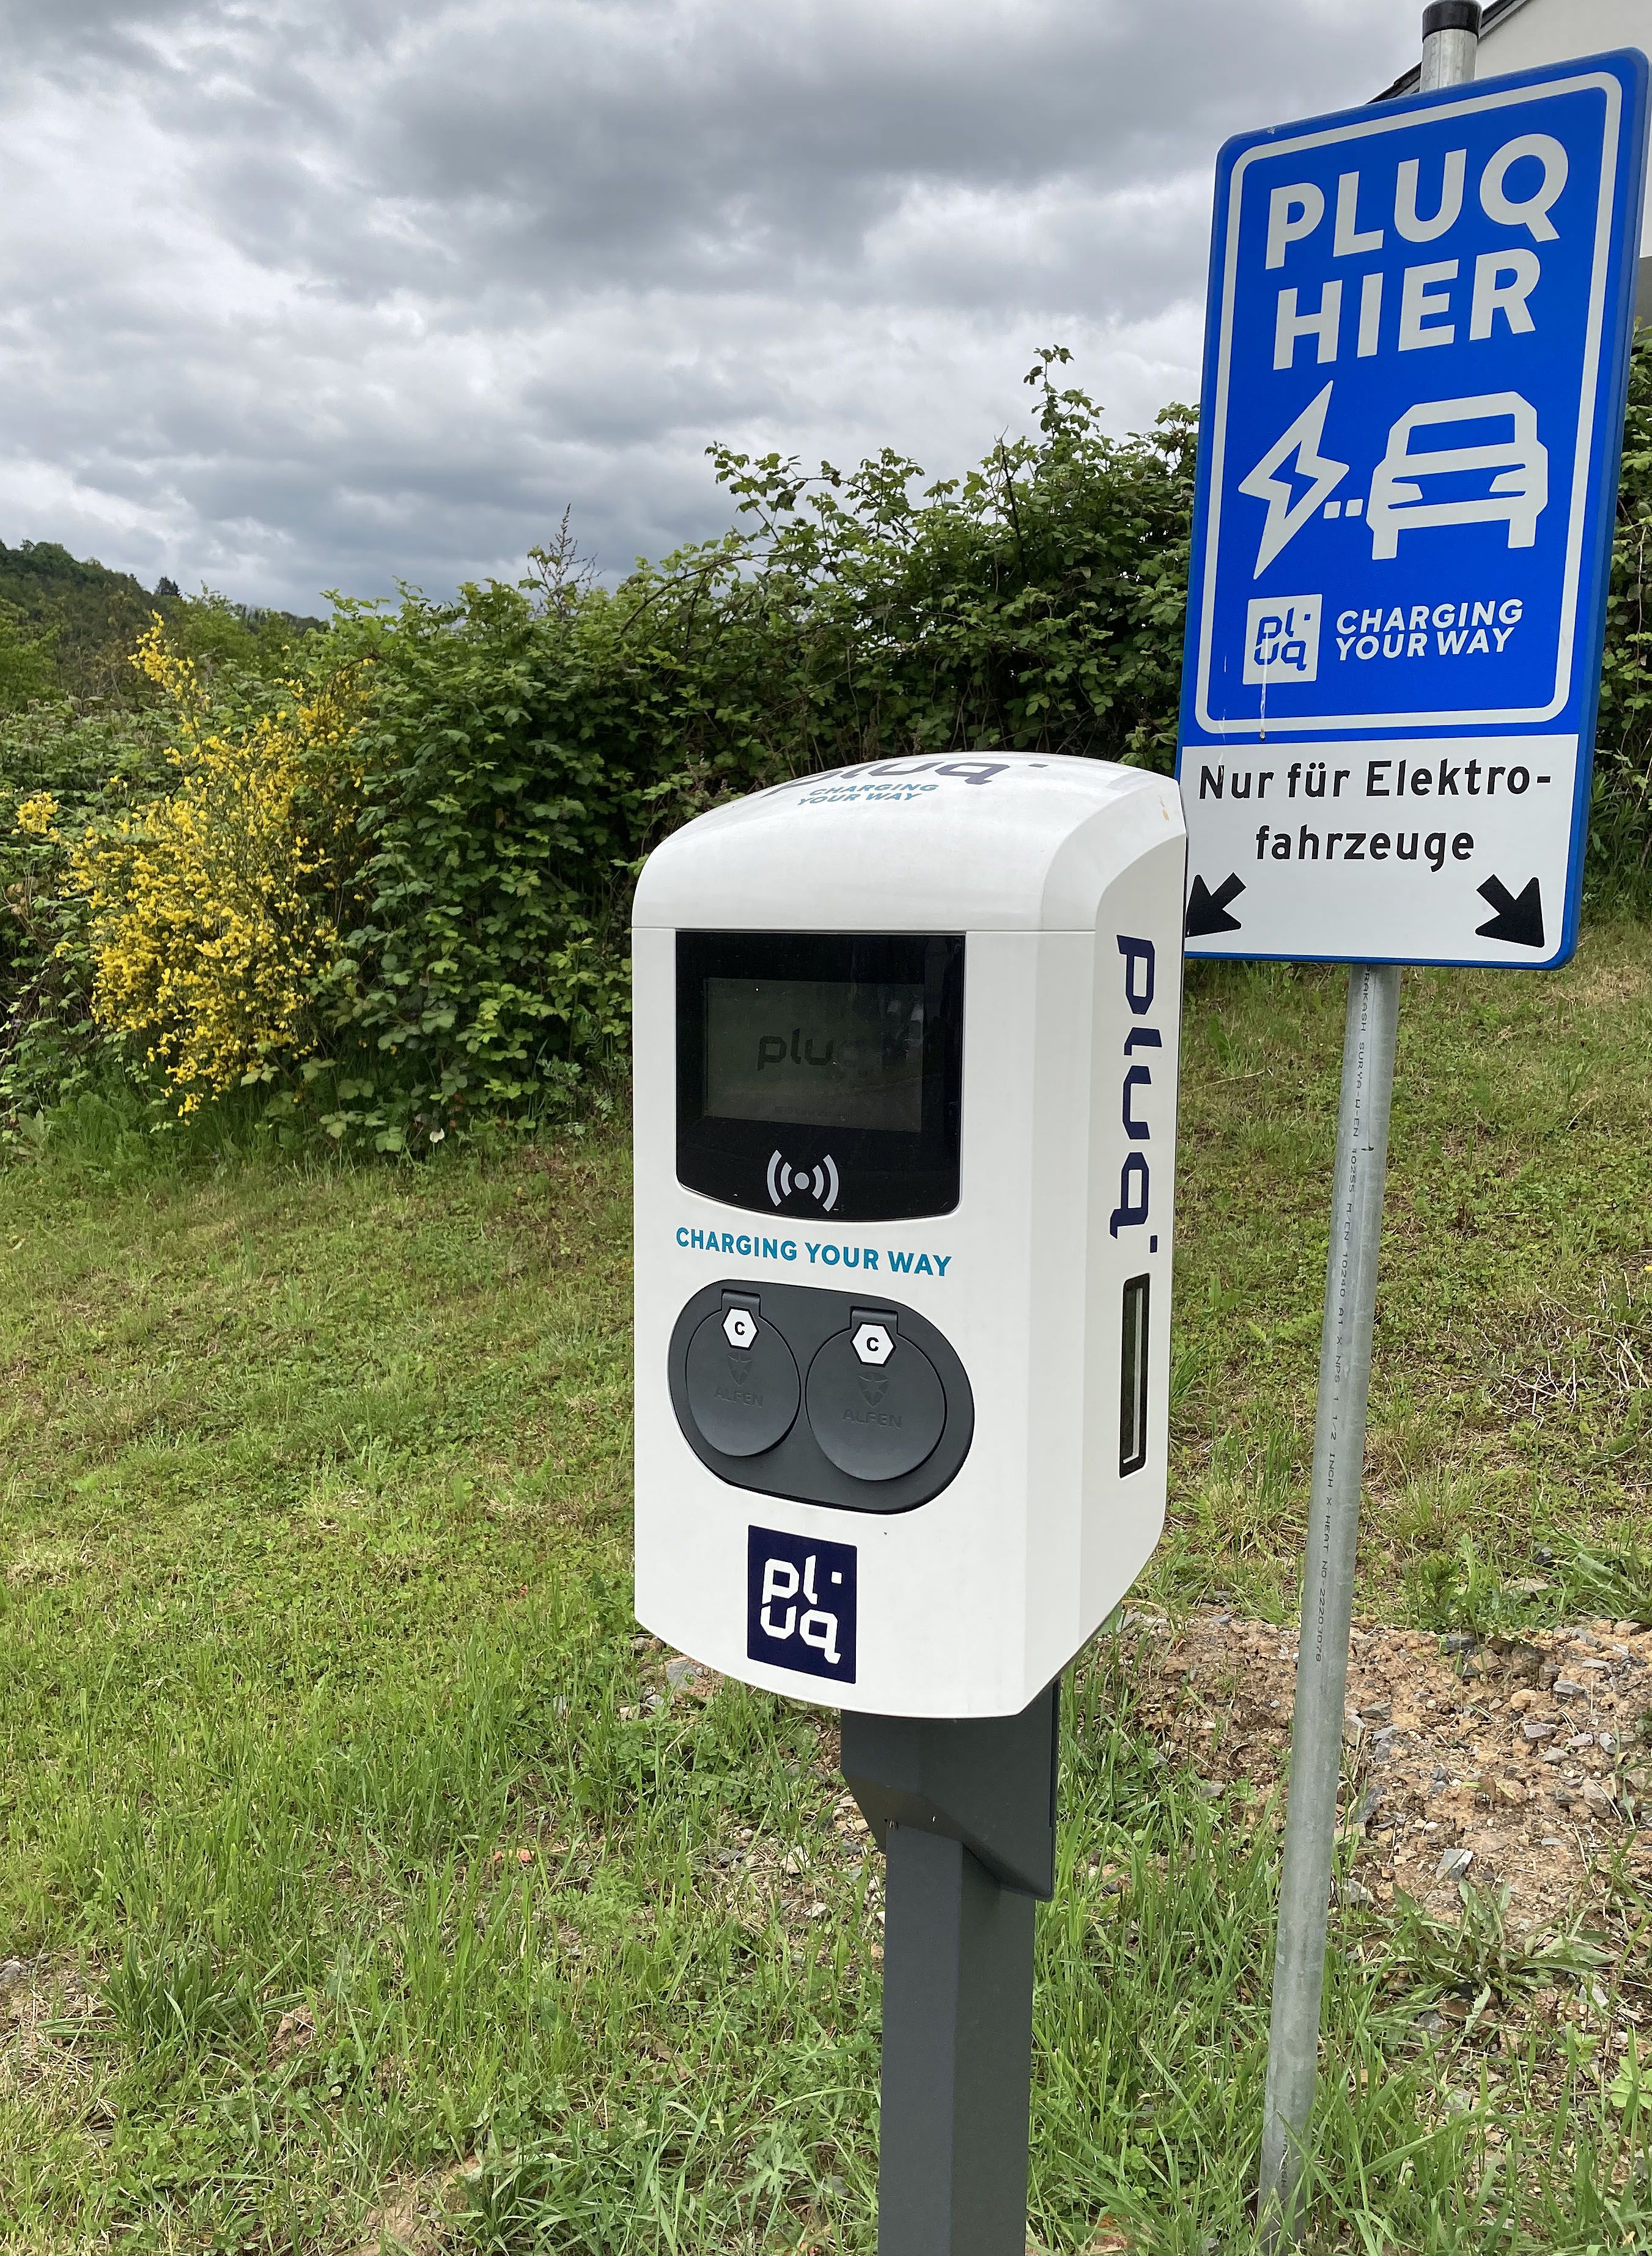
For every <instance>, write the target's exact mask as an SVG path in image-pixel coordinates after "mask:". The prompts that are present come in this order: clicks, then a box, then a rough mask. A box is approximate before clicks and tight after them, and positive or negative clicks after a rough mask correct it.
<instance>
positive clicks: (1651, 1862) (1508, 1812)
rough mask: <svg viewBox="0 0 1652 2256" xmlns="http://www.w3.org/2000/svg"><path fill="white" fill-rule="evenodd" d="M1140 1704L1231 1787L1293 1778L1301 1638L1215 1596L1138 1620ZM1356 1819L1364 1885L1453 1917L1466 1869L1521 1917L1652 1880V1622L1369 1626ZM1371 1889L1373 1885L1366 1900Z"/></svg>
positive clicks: (1545, 1919)
mask: <svg viewBox="0 0 1652 2256" xmlns="http://www.w3.org/2000/svg"><path fill="white" fill-rule="evenodd" d="M1123 1638H1124V1641H1125V1642H1126V1645H1127V1646H1131V1647H1133V1651H1134V1654H1135V1658H1136V1662H1137V1668H1136V1671H1135V1674H1136V1675H1137V1679H1138V1681H1139V1684H1140V1692H1139V1695H1138V1700H1137V1707H1136V1716H1135V1720H1136V1722H1137V1724H1138V1725H1139V1726H1140V1727H1141V1728H1144V1729H1145V1730H1147V1731H1148V1732H1149V1734H1150V1735H1151V1736H1152V1737H1153V1738H1154V1739H1155V1740H1156V1741H1157V1742H1158V1744H1159V1745H1160V1746H1161V1749H1162V1750H1163V1752H1164V1753H1165V1754H1166V1755H1167V1756H1169V1757H1173V1758H1175V1759H1179V1760H1182V1761H1185V1762H1187V1763H1188V1764H1189V1765H1190V1766H1191V1767H1192V1768H1193V1769H1194V1770H1195V1771H1197V1773H1198V1774H1199V1776H1200V1777H1201V1778H1202V1779H1204V1780H1206V1781H1208V1784H1209V1786H1210V1787H1211V1788H1212V1789H1214V1790H1215V1791H1217V1792H1220V1793H1226V1792H1227V1791H1229V1790H1232V1789H1236V1788H1237V1789H1245V1788H1248V1789H1250V1790H1251V1791H1253V1792H1254V1793H1256V1794H1261V1795H1263V1796H1266V1795H1268V1794H1274V1792H1275V1791H1276V1790H1277V1789H1278V1788H1279V1787H1280V1784H1281V1773H1282V1758H1283V1756H1284V1754H1285V1752H1286V1748H1287V1745H1288V1735H1289V1730H1290V1717H1291V1708H1292V1703H1293V1699H1294V1696H1295V1667H1296V1637H1295V1632H1294V1630H1292V1631H1286V1630H1281V1629H1280V1628H1279V1627H1277V1626H1276V1625H1274V1624H1272V1623H1268V1622H1260V1621H1247V1620H1244V1619H1242V1618H1237V1617H1235V1616H1234V1615H1232V1614H1229V1613H1221V1612H1214V1611H1212V1612H1204V1613H1200V1614H1198V1615H1196V1616H1195V1617H1193V1618H1191V1619H1190V1620H1189V1621H1187V1622H1186V1623H1185V1624H1183V1625H1182V1626H1181V1627H1180V1628H1179V1629H1177V1630H1175V1632H1173V1631H1172V1629H1171V1625H1170V1624H1169V1623H1168V1621H1167V1620H1165V1619H1164V1618H1161V1617H1158V1616H1155V1615H1153V1614H1149V1613H1147V1612H1144V1611H1136V1612H1133V1613H1131V1614H1130V1615H1128V1616H1127V1617H1126V1625H1125V1629H1124V1632H1123ZM1343 1737H1344V1741H1345V1747H1346V1752H1347V1764H1348V1768H1349V1772H1350V1773H1351V1776H1350V1778H1349V1780H1347V1781H1346V1786H1345V1797H1344V1808H1343V1812H1342V1822H1343V1826H1344V1828H1345V1830H1346V1829H1352V1830H1353V1831H1354V1832H1355V1834H1356V1835H1357V1836H1358V1842H1359V1845H1358V1849H1357V1852H1356V1858H1355V1872H1356V1875H1357V1877H1356V1880H1355V1883H1354V1885H1355V1886H1357V1887H1359V1888H1360V1889H1363V1890H1364V1891H1365V1892H1366V1895H1367V1896H1368V1897H1369V1898H1370V1899H1371V1900H1374V1901H1375V1902H1377V1903H1379V1904H1382V1903H1391V1902H1392V1901H1393V1900H1394V1894H1395V1892H1396V1890H1398V1891H1401V1892H1403V1893H1405V1894H1406V1895H1408V1896H1409V1897H1410V1898H1412V1899H1413V1900H1415V1902H1417V1903H1419V1904H1421V1905H1423V1907H1424V1908H1425V1909H1427V1910H1429V1911H1430V1912H1433V1913H1435V1914H1449V1913H1450V1912H1451V1911H1453V1910H1455V1909H1456V1908H1457V1906H1458V1882H1459V1880H1466V1881H1467V1882H1468V1883H1469V1884H1470V1885H1471V1886H1479V1887H1483V1888H1490V1889H1499V1890H1501V1889H1506V1890H1507V1893H1508V1907H1507V1917H1508V1921H1509V1924H1510V1926H1511V1928H1515V1929H1521V1928H1536V1927H1540V1926H1545V1925H1548V1924H1550V1923H1552V1922H1554V1921H1557V1920H1559V1919H1562V1918H1564V1917H1566V1916H1567V1915H1569V1914H1571V1913H1572V1912H1574V1911H1576V1910H1578V1908H1580V1907H1590V1906H1592V1904H1594V1903H1596V1902H1598V1901H1599V1900H1602V1899H1603V1898H1604V1895H1605V1893H1606V1890H1607V1889H1608V1888H1609V1887H1611V1886H1613V1884H1614V1879H1613V1876H1614V1874H1618V1873H1621V1872H1625V1871H1627V1875H1628V1877H1629V1878H1630V1879H1631V1880H1632V1881H1634V1882H1635V1883H1637V1884H1639V1885H1641V1886H1645V1887H1647V1888H1648V1889H1652V1832H1647V1831H1642V1830H1641V1829H1640V1827H1641V1826H1642V1825H1645V1824H1647V1823H1648V1822H1652V1628H1648V1627H1644V1626H1638V1625H1634V1624H1633V1623H1629V1622H1621V1621H1620V1622H1610V1621H1603V1620H1594V1621H1587V1622H1578V1623H1574V1624H1571V1625H1568V1626H1567V1627H1565V1628H1563V1629H1559V1630H1553V1631H1533V1632H1530V1633H1529V1635H1528V1636H1524V1637H1521V1638H1518V1639H1516V1638H1505V1637H1496V1638H1488V1639H1484V1640H1480V1639H1474V1638H1472V1637H1470V1636H1468V1635H1467V1634H1466V1633H1465V1634H1464V1635H1462V1636H1459V1637H1449V1638H1444V1639H1442V1638H1439V1637H1437V1636H1430V1635H1429V1634H1427V1633H1425V1632H1417V1631H1412V1630H1399V1629H1387V1628H1383V1627H1381V1626H1380V1625H1375V1624H1364V1625H1359V1627H1357V1628H1356V1629H1355V1631H1354V1632H1353V1650H1352V1657H1351V1660H1350V1663H1349V1669H1348V1697H1347V1704H1346V1710H1345V1722H1344V1726H1343ZM1356 1900H1357V1899H1356Z"/></svg>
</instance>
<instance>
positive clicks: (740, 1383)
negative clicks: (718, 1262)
mask: <svg viewBox="0 0 1652 2256" xmlns="http://www.w3.org/2000/svg"><path fill="white" fill-rule="evenodd" d="M730 1313H731V1311H728V1310H721V1309H719V1310H716V1311H714V1312H713V1313H712V1314H711V1315H709V1316H706V1317H705V1318H704V1319H703V1320H702V1322H700V1323H699V1324H697V1325H696V1326H695V1333H694V1337H693V1338H692V1339H691V1340H690V1341H689V1342H688V1356H687V1357H686V1358H685V1367H684V1371H683V1377H684V1379H685V1381H686V1383H687V1392H688V1410H689V1414H690V1415H691V1416H692V1417H693V1419H694V1422H695V1425H696V1426H697V1427H698V1428H700V1431H701V1433H702V1435H704V1436H705V1439H706V1440H707V1441H708V1442H710V1445H711V1447H712V1448H713V1449H720V1450H721V1451H722V1452H723V1454H724V1456H728V1457H755V1456H760V1455H761V1453H762V1452H763V1451H764V1450H765V1449H773V1447H774V1444H775V1443H776V1442H781V1441H784V1440H785V1438H786V1436H787V1434H788V1433H789V1432H790V1431H791V1428H792V1421H793V1420H794V1418H795V1417H796V1415H797V1404H798V1396H799V1392H800V1389H799V1387H798V1383H797V1364H796V1363H795V1361H794V1358H793V1355H792V1350H790V1348H789V1347H787V1344H786V1342H785V1341H784V1340H783V1339H782V1338H781V1337H780V1334H779V1333H778V1332H777V1331H776V1330H775V1329H774V1327H773V1324H767V1323H765V1322H763V1320H762V1318H761V1317H760V1316H759V1315H753V1314H752V1312H751V1311H749V1310H747V1311H745V1314H746V1315H747V1317H748V1321H750V1322H754V1323H755V1324H756V1327H757V1336H756V1338H755V1339H753V1340H752V1343H751V1345H750V1346H749V1347H745V1348H742V1347H737V1346H735V1345H734V1344H733V1343H731V1341H730V1339H729V1336H728V1334H727V1333H726V1332H725V1330H724V1324H725V1323H726V1322H727V1321H728V1317H729V1315H730Z"/></svg>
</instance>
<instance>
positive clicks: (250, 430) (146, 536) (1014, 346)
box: [0, 0, 1417, 606]
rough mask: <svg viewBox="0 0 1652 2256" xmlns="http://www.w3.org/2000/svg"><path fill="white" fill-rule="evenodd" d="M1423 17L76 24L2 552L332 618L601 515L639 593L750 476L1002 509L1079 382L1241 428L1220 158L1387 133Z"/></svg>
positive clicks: (797, 14)
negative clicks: (1267, 129)
mask: <svg viewBox="0 0 1652 2256" xmlns="http://www.w3.org/2000/svg"><path fill="white" fill-rule="evenodd" d="M1416 14H1417V11H1416V8H1415V5H1412V4H1410V0H1346V4H1340V5H1334V6H1333V5H1331V4H1329V0H1253V4H1248V5H1240V4H1238V0H1165V4H1159V5H1150V4H1147V0H763V4H762V5H761V6H759V7H753V6H752V4H751V0H467V4H465V5H462V6H461V5H450V6H441V5H438V6H431V7H427V8H426V9H424V10H423V11H420V12H419V13H416V14H414V15H412V16H409V14H408V13H407V12H406V10H405V9H392V8H390V7H388V6H385V5H380V4H378V0H336V4H334V5H331V6H327V7H322V6H321V5H313V4H307V0H286V4H282V0H274V4H265V5H259V6H257V7H253V6H251V5H248V4H245V0H234V4H229V0H226V4H221V5H215V6H214V5H203V4H201V0H152V4H149V5H147V6H134V5H121V4H117V0H102V4H99V0H53V5H51V6H49V7H48V6H46V5H44V4H41V5H38V6H34V7H32V8H30V9H29V10H28V11H25V12H24V13H23V14H22V16H21V17H20V18H19V21H18V24H17V25H16V26H15V35H14V37H13V38H12V43H11V65H12V67H11V74H10V77H9V81H8V84H7V87H6V88H5V89H4V91H3V92H0V109H4V110H6V111H7V112H8V114H9V117H10V124H9V127H8V130H7V134H6V137H5V141H4V150H5V156H4V173H0V185H3V186H4V190H5V193H6V194H7V198H8V228H7V230H6V235H5V237H4V240H0V308H4V311H3V312H0V398H4V401H5V405H6V411H7V412H6V419H5V427H6V429H7V431H8V434H9V445H10V449H11V451H10V453H9V455H6V456H5V457H4V458H0V532H3V533H4V537H5V538H7V539H18V538H20V537H25V536H32V537H36V538H44V537H52V538H62V539H67V540H69V541H70V545H71V546H74V545H76V543H77V542H78V543H79V545H80V546H82V547H92V548H95V549H96V550H97V552H98V553H102V554H103V555H104V556H105V558H106V560H109V561H118V562H129V563H131V565H132V568H135V569H138V570H140V571H142V572H143V573H144V574H145V576H146V577H151V578H152V577H153V576H154V575H155V573H156V572H158V571H159V570H163V569H164V570H167V571H170V572H172V573H173V575H174V576H176V577H178V578H180V579H181V580H185V581H192V580H194V579H198V578H200V577H201V576H203V575H204V576H206V577H208V578H214V579H219V580H222V583H223V584H225V585H226V586H227V587H229V589H231V591H232V592H234V593H236V594H237V595H242V596H250V597H255V598H258V599H262V600H268V601H286V602H294V603H301V604H304V605H306V606H307V605H310V604H313V603H314V601H315V596H316V592H317V590H318V589H320V588H321V587H323V586H327V585H342V586H345V587H351V588H356V589H361V590H363V591H367V592H371V591H377V590H380V589H385V588H386V587H387V586H388V585H389V584H390V583H391V582H392V580H393V579H394V578H395V577H396V576H397V575H405V576H410V577H413V578H414V579H418V580H421V581H424V582H427V584H429V585H430V586H432V587H433V588H438V587H444V586H448V585H451V584H452V583H453V582H455V580H457V579H458V578H460V577H462V576H467V575H475V574H478V573H482V572H485V571H487V570H489V569H495V568H499V569H510V568H512V567H513V564H514V560H516V559H517V558H519V556H520V555H521V553H522V551H523V550H524V549H525V547H526V545H527V544H528V542H529V541H531V540H533V539H538V538H540V537H542V536H543V535H544V533H545V532H546V531H547V529H548V527H549V526H550V525H553V524H554V521H555V519H556V518H557V517H559V516H560V514H561V508H562V506H563V504H564V503H565V502H568V501H571V502H572V503H573V504H574V505H575V523H576V525H577V526H578V528H579V529H580V531H581V532H582V536H583V539H584V543H585V546H587V548H588V549H593V548H594V549H595V550H596V551H597V553H598V554H599V556H600V559H601V560H602V562H603V564H604V567H605V568H624V567H625V565H626V564H627V563H628V562H629V560H630V559H631V558H632V556H633V555H634V554H636V553H639V552H655V551H657V550H659V549H660V548H661V547H662V546H667V545H670V544H672V543H674V542H676V541H679V540H681V539H686V538H689V537H693V536H695V535H696V534H702V533H705V532H711V531H715V530H716V529H717V527H718V526H719V525H721V524H723V523H724V522H725V521H726V515H727V512H726V507H725V504H724V502H723V501H722V499H721V498H720V497H718V496H717V494H716V492H715V490H713V488H712V485H711V483H710V475H709V472H708V470H707V468H706V465H705V462H704V456H703V448H704V446H705V442H706V441H707V440H708V439H709V438H710V437H712V436H720V437H727V438H730V439H732V440H734V441H736V442H737V443H740V444H743V445H745V444H749V445H752V446H760V447H768V446H775V447H779V448H780V449H781V450H782V451H784V452H787V453H797V454H800V455H802V456H804V457H805V459H809V458H812V457H813V456H815V455H819V454H822V453H824V454H830V455H833V456H834V457H836V458H837V459H840V460H841V459H845V458H851V459H852V457H853V455H855V454H856V453H857V452H858V451H859V450H861V449H862V448H866V447H872V446H875V445H878V444H879V443H881V442H883V441H885V440H887V441H889V442H890V443H893V444H895V445H898V446H900V447H902V448H905V449H906V450H907V451H909V452H911V453H913V454H914V455H916V456H917V457H918V458H919V459H921V460H923V461H925V462H928V463H930V464H933V465H934V466H935V468H936V469H956V468H957V467H960V466H961V465H962V464H963V463H964V462H966V461H968V460H970V459H971V458H973V457H974V456H976V455H978V454H979V453H980V452H982V451H983V450H984V448H985V446H986V445H987V444H989V443H990V441H991V440H992V436H993V435H994V434H995V433H996V432H997V430H999V428H1001V427H1004V426H1005V425H1006V424H1008V425H1011V426H1012V427H1013V426H1015V425H1016V424H1017V423H1018V422H1019V420H1020V418H1021V417H1022V416H1023V414H1024V412H1025V395H1024V394H1023V392H1022V391H1021V389H1020V384H1019V381H1018V379H1019V377H1020V374H1021V372H1022V370H1024V368H1025V367H1026V365H1027V360H1028V359H1029V358H1030V356H1031V353H1032V351H1033V349H1034V347H1035V346H1036V345H1037V344H1039V343H1041V342H1054V341H1057V340H1060V341H1063V342H1068V343H1070V344H1071V345H1073V346H1074V348H1075V349H1076V351H1077V355H1078V367H1077V374H1078V377H1079V379H1080V380H1081V381H1083V382H1084V383H1085V384H1087V386H1088V388H1089V389H1091V391H1095V392H1096V393H1098V395H1099V396H1101V397H1103V398H1105V399H1106V400H1107V402H1108V404H1109V406H1110V409H1111V410H1112V413H1113V416H1114V419H1115V421H1116V422H1117V423H1118V424H1119V427H1124V426H1125V425H1126V424H1127V423H1132V422H1140V421H1142V420H1145V419H1147V417H1148V416H1150V415H1151V413H1152V412H1154V409H1155V408H1156V407H1157V406H1158V405H1160V404H1161V402H1162V400H1163V399H1165V398H1168V397H1169V396H1171V395H1172V394H1173V393H1174V394H1179V395H1181V396H1183V397H1185V396H1187V395H1188V394H1189V393H1190V391H1191V390H1192V389H1193V387H1194V384H1195V381H1196V379H1195V374H1194V370H1195V367H1196V363H1197V347H1198V300H1199V295H1200V293H1201V291H1202V288H1203V278H1204V236H1205V233H1206V230H1207V228H1208V220H1209V180H1210V176H1211V166H1212V163H1213V160H1214V155H1215V150H1216V146H1217V144H1218V141H1219V140H1220V139H1221V138H1222V137H1224V136H1225V134H1226V133H1228V132H1230V131H1232V130H1236V129H1238V128H1239V127H1241V126H1247V125H1252V124H1254V123H1262V122H1266V121H1267V120H1268V119H1270V118H1274V117H1280V116H1289V115H1293V114H1301V113H1303V112H1304V111H1308V110H1311V109H1317V108H1324V107H1331V106H1333V105H1336V104H1339V103H1341V102H1347V101H1350V100H1357V99H1359V98H1360V97H1362V96H1363V95H1366V94H1367V93H1368V92H1370V91H1371V90H1372V89H1373V88H1375V87H1376V86H1378V85H1380V84H1381V83H1383V82H1384V81H1386V79H1387V78H1388V77H1390V76H1392V75H1393V74H1394V71H1395V70H1396V69H1398V68H1399V67H1401V65H1402V64H1403V63H1404V61H1405V60H1407V59H1408V55H1409V53H1411V51H1412V49H1413V47H1414V45H1415V30H1416ZM43 512H44V514H43ZM48 519H49V521H48ZM88 528H89V530H88Z"/></svg>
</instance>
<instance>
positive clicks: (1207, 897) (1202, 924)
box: [1187, 877, 1245, 940]
mask: <svg viewBox="0 0 1652 2256" xmlns="http://www.w3.org/2000/svg"><path fill="white" fill-rule="evenodd" d="M1244 890H1245V880H1244V878H1239V877H1232V878H1223V880H1222V882H1221V884H1220V885H1218V887H1217V889H1216V891H1215V892H1211V889H1210V887H1209V886H1208V885H1206V884H1205V882H1204V878H1195V879H1194V880H1193V891H1192V892H1190V894H1189V895H1188V921H1187V936H1188V938H1189V939H1190V940H1197V938H1198V936H1199V934H1201V933H1205V932H1237V931H1238V930H1239V919H1238V918H1237V917H1236V916H1229V914H1228V913H1227V905H1228V903H1229V902H1230V901H1236V900H1237V899H1239V895H1240V894H1241V893H1242V892H1244Z"/></svg>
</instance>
